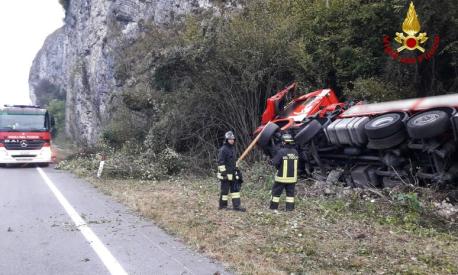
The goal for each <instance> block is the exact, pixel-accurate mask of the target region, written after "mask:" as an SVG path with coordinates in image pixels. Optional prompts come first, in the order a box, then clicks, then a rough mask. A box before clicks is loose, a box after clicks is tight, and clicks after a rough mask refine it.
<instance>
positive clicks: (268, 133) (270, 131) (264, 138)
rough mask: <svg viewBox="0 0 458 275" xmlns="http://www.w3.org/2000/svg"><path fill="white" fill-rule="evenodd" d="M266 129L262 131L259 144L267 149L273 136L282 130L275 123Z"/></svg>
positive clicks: (268, 125)
mask: <svg viewBox="0 0 458 275" xmlns="http://www.w3.org/2000/svg"><path fill="white" fill-rule="evenodd" d="M265 127H266V128H265V129H264V130H263V131H262V133H261V136H260V137H259V140H258V144H259V146H261V147H266V146H267V145H268V144H269V141H270V139H271V138H272V136H273V135H274V134H275V132H276V131H277V130H278V129H279V128H280V127H279V126H278V125H277V124H275V123H269V124H267V125H266V126H265Z"/></svg>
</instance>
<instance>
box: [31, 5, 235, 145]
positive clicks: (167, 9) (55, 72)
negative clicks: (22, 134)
mask: <svg viewBox="0 0 458 275" xmlns="http://www.w3.org/2000/svg"><path fill="white" fill-rule="evenodd" d="M236 2H237V1H235V2H231V1H215V0H213V1H212V0H110V1H108V0H80V1H73V0H70V1H68V6H67V9H66V17H65V25H64V26H63V27H62V28H60V29H58V30H56V31H55V32H54V33H53V34H51V35H50V36H49V37H48V38H47V39H46V41H45V43H44V45H43V48H42V49H41V50H40V51H39V53H38V54H37V56H36V58H35V60H34V61H33V65H32V68H31V71H30V76H29V86H30V90H31V98H32V100H34V101H36V99H37V97H39V96H40V93H41V92H42V91H41V90H40V89H39V87H40V84H41V83H43V82H46V83H51V84H52V85H53V86H54V87H55V88H56V90H57V91H58V92H59V93H63V94H65V97H66V123H65V124H66V133H67V135H68V136H69V137H71V138H73V139H74V140H75V141H77V142H78V143H80V144H94V143H95V142H96V140H97V138H98V136H99V135H100V131H101V129H102V125H103V124H104V122H105V121H106V120H107V119H108V118H109V113H108V111H107V109H108V106H109V104H110V102H109V101H110V98H112V96H113V94H116V93H117V92H118V91H120V90H121V88H122V87H120V85H122V84H120V83H119V82H118V81H117V80H116V76H115V70H114V68H115V65H116V64H115V62H116V61H115V58H114V56H115V52H116V51H117V50H119V48H120V47H124V46H125V45H128V44H129V41H135V39H136V38H137V37H139V36H140V35H141V34H142V32H143V30H142V28H143V26H144V25H145V24H154V25H157V26H163V27H166V26H167V25H168V24H170V23H173V22H174V21H177V20H180V18H182V17H183V16H184V15H186V14H188V13H197V12H201V11H202V10H207V11H211V12H213V13H214V14H215V15H217V14H218V13H219V12H220V11H221V8H225V7H228V6H236ZM56 4H57V1H56ZM48 86H49V85H48Z"/></svg>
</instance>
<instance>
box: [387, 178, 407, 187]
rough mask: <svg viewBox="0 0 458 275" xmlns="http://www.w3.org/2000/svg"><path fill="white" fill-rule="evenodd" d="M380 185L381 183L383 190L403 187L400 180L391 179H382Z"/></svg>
mask: <svg viewBox="0 0 458 275" xmlns="http://www.w3.org/2000/svg"><path fill="white" fill-rule="evenodd" d="M382 183H383V187H384V188H394V187H398V186H402V185H404V184H403V183H402V181H401V179H400V178H392V177H383V179H382Z"/></svg>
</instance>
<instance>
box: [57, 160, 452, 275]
mask: <svg viewBox="0 0 458 275" xmlns="http://www.w3.org/2000/svg"><path fill="white" fill-rule="evenodd" d="M97 163H98V161H97V160H95V158H93V164H92V162H90V161H89V160H86V162H81V161H77V160H73V161H65V162H62V163H61V165H60V166H61V168H65V169H71V170H73V171H75V172H76V173H77V174H79V175H80V176H83V177H86V178H87V179H88V180H90V181H91V182H92V183H93V184H94V185H95V186H96V187H97V188H99V189H100V190H101V191H103V192H104V193H106V194H108V195H111V196H113V197H115V198H116V199H117V200H119V201H120V202H122V203H124V204H126V205H127V206H129V207H130V208H131V209H133V210H136V211H138V212H139V213H140V214H141V215H143V216H145V217H147V218H150V219H152V220H153V221H154V222H155V223H156V224H157V225H159V226H160V227H161V228H163V229H164V230H165V231H166V232H168V233H170V234H172V235H174V236H176V237H177V238H179V239H181V240H183V241H184V242H185V243H186V244H188V245H189V246H190V247H191V248H192V249H194V250H196V251H199V252H201V253H204V254H206V255H208V256H209V257H211V258H213V259H216V260H218V261H221V262H223V263H224V264H225V266H226V267H228V268H229V269H230V270H233V271H235V272H236V273H237V274H293V273H294V274H456V273H457V272H458V254H457V253H456V251H457V249H458V224H457V222H458V209H457V208H453V207H451V205H449V204H448V203H445V202H444V203H442V204H440V202H441V201H443V200H444V199H445V197H446V194H442V193H438V192H434V191H432V190H430V189H422V188H418V187H414V186H404V187H399V188H397V189H385V190H361V189H347V188H344V187H342V186H341V185H340V184H334V185H328V184H326V183H320V182H313V181H310V180H302V181H300V182H299V183H298V188H297V189H298V195H297V198H298V203H297V208H296V210H295V211H294V212H292V213H289V212H285V211H283V210H280V211H278V212H273V211H270V210H268V209H267V208H268V201H269V198H270V194H269V192H270V188H271V185H272V177H271V175H272V174H273V171H272V169H271V168H270V167H269V166H266V165H264V164H261V163H257V164H255V165H250V167H249V168H248V167H246V168H245V170H247V171H246V173H245V174H246V175H245V176H246V182H247V183H246V184H244V185H243V188H242V203H243V204H244V206H246V207H247V208H248V212H246V213H239V212H234V211H220V210H217V205H218V203H217V200H218V192H219V186H218V182H217V180H216V179H214V178H213V177H196V176H193V175H191V174H188V173H184V174H181V175H175V176H169V177H164V178H162V179H161V180H132V179H116V178H113V177H111V176H110V175H111V174H110V172H108V174H104V176H103V177H102V179H96V178H95V177H94V175H95V173H96V169H95V168H96V166H97V165H96V164H97ZM245 165H246V164H245ZM282 202H283V203H284V198H283V199H282ZM439 205H440V207H439ZM443 205H448V206H449V207H451V208H447V209H443V208H441V207H442V206H443ZM280 209H284V205H283V206H282V207H280ZM442 210H445V211H448V212H447V213H448V215H441V213H440V211H442ZM453 211H456V212H453Z"/></svg>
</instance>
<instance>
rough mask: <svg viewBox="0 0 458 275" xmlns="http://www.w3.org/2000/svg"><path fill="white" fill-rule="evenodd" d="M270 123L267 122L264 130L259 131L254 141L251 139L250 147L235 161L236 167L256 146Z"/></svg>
mask: <svg viewBox="0 0 458 275" xmlns="http://www.w3.org/2000/svg"><path fill="white" fill-rule="evenodd" d="M270 123H271V122H270V121H269V122H268V123H267V124H266V126H264V128H263V129H262V130H261V132H260V133H259V134H258V135H257V136H256V138H255V139H253V141H252V142H251V143H250V145H248V147H247V148H246V149H245V151H243V153H242V155H241V156H240V158H239V159H238V160H237V164H236V165H237V166H238V164H239V162H241V161H242V160H243V159H244V158H245V157H246V156H247V155H248V154H249V153H250V152H251V150H253V148H254V146H255V145H256V143H258V140H259V138H261V135H262V133H263V132H264V130H265V129H266V128H267V125H269V124H270Z"/></svg>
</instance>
